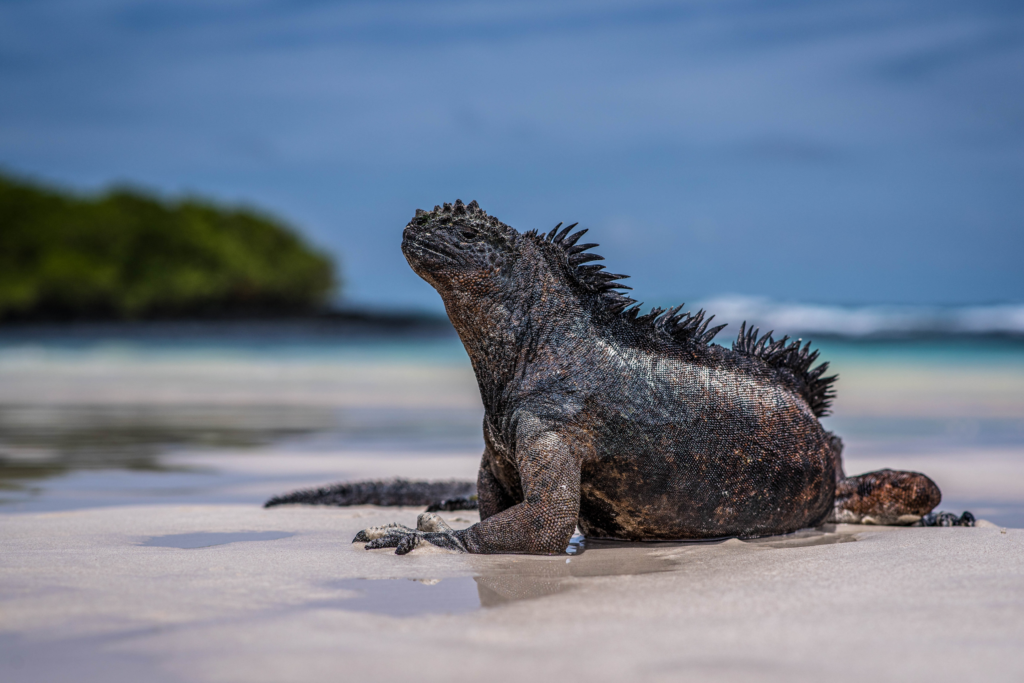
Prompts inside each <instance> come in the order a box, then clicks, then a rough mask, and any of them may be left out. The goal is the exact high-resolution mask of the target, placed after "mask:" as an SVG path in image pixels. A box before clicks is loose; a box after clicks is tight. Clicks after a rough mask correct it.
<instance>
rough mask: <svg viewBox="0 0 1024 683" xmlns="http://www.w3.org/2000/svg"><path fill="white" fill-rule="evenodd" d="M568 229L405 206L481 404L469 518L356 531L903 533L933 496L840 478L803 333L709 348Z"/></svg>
mask: <svg viewBox="0 0 1024 683" xmlns="http://www.w3.org/2000/svg"><path fill="white" fill-rule="evenodd" d="M575 227H576V224H573V225H570V226H568V227H565V228H562V227H561V224H559V225H557V226H555V228H554V229H553V230H551V231H550V232H549V233H547V234H546V235H543V234H538V232H537V231H535V230H534V231H530V232H525V233H519V232H517V231H516V230H515V229H513V228H511V227H509V226H508V225H505V224H504V223H502V222H501V221H499V220H498V219H497V218H495V217H493V216H489V215H487V214H486V213H485V212H484V211H483V210H481V209H480V207H479V206H478V205H477V203H476V202H475V201H474V202H470V203H469V204H468V205H465V204H463V203H462V202H461V201H456V202H455V203H454V204H447V203H446V204H444V205H443V206H435V207H434V210H433V211H423V210H417V211H416V215H415V217H414V218H413V219H412V220H411V221H410V222H409V224H408V225H407V226H406V228H405V231H404V234H403V240H402V251H403V253H404V254H405V257H406V259H407V260H408V261H409V264H410V265H411V266H412V268H413V270H414V271H415V272H416V273H417V274H418V275H419V276H420V277H422V278H423V279H424V280H426V281H427V282H428V283H429V284H430V285H432V286H433V287H434V288H435V289H436V290H437V292H438V293H439V294H440V295H441V299H442V300H443V301H444V305H445V309H446V310H447V312H448V317H449V318H450V319H451V321H452V324H453V325H454V326H455V329H456V331H457V332H458V334H459V336H460V337H461V339H462V342H463V344H464V345H465V347H466V351H467V352H468V354H469V357H470V361H471V362H472V365H473V369H474V371H475V373H476V378H477V382H478V384H479V388H480V395H481V398H482V399H483V404H484V410H485V416H484V422H483V432H484V443H485V448H484V453H483V457H482V460H481V464H480V470H479V474H478V478H477V494H478V496H479V509H480V519H481V521H480V522H479V523H478V524H474V525H472V526H470V527H469V528H467V529H463V530H458V531H456V530H453V529H451V528H449V527H448V525H447V524H445V523H444V521H443V520H441V518H440V517H438V516H437V515H433V514H430V513H425V514H424V515H421V516H420V519H419V522H418V525H417V529H411V528H408V527H405V526H401V525H397V524H391V525H386V526H382V527H374V528H370V529H365V530H363V531H361V532H359V534H358V535H357V536H356V538H355V539H354V540H355V541H364V542H367V545H366V548H367V549H373V548H384V547H394V548H396V552H397V553H399V554H404V553H407V552H409V551H410V550H412V549H413V548H415V547H416V546H417V545H419V544H421V543H431V544H434V545H436V546H440V547H443V548H447V549H450V550H455V551H462V552H471V553H536V554H553V553H560V552H562V551H563V550H564V549H565V547H566V545H567V543H568V542H569V539H570V537H571V535H572V534H573V531H574V530H575V528H576V527H577V525H578V526H579V528H580V529H581V530H582V531H583V533H584V534H585V535H586V536H588V537H599V538H611V539H624V540H632V541H642V540H669V539H707V538H717V537H728V536H738V537H756V536H764V535H769V534H783V533H787V532H792V531H795V530H797V529H800V528H804V527H810V526H815V525H818V524H820V523H822V522H824V521H826V520H827V519H830V518H831V519H833V520H834V521H841V522H861V521H864V522H874V523H879V524H893V523H903V524H906V523H910V522H913V521H916V520H919V519H921V517H922V516H924V515H926V514H927V513H929V512H930V511H931V510H932V509H933V508H934V507H935V506H936V505H937V504H938V503H939V501H940V499H941V494H940V492H939V489H938V487H937V486H936V485H935V483H934V482H933V481H932V480H931V479H929V478H928V477H926V476H925V475H923V474H920V473H916V472H897V471H893V470H880V471H877V472H871V473H868V474H865V475H862V476H860V477H850V478H847V477H846V476H845V474H844V473H843V469H842V461H841V453H842V442H841V441H840V440H839V438H838V437H836V436H835V435H833V434H831V433H829V432H828V431H826V430H825V429H824V427H823V426H822V425H821V423H820V422H819V418H820V417H822V416H824V415H826V414H827V413H828V411H829V406H830V404H831V402H832V399H833V398H834V396H835V392H834V389H833V385H834V383H835V381H836V376H834V375H833V376H825V372H826V371H827V368H828V363H821V364H820V365H818V366H816V367H812V366H814V363H815V361H817V359H818V352H817V351H812V350H811V345H810V342H807V343H806V344H805V343H803V342H802V340H799V339H798V340H795V341H792V342H790V340H789V338H788V337H783V338H782V339H778V340H776V339H774V338H773V336H772V333H771V332H769V333H767V334H760V333H759V331H758V330H757V329H754V328H752V327H748V326H747V325H746V323H744V324H743V325H741V327H740V333H739V336H738V338H737V339H736V341H735V342H733V344H732V348H730V349H727V348H724V347H722V346H719V345H717V344H712V343H711V341H712V339H713V338H714V337H715V335H717V334H718V332H720V331H721V329H722V328H723V327H725V325H718V326H715V327H710V324H711V322H712V319H713V318H714V316H707V315H706V314H705V312H704V311H703V310H701V311H698V312H697V313H694V314H691V313H689V312H687V313H681V312H680V311H682V308H683V307H682V305H680V306H676V307H674V308H671V309H669V310H663V309H661V308H655V309H653V310H651V311H649V312H647V313H644V314H641V306H642V304H637V302H636V301H635V300H634V299H632V298H630V297H629V296H626V295H625V294H623V293H622V292H620V291H618V290H622V289H629V287H626V286H625V285H623V284H621V282H620V280H622V279H623V278H625V277H626V276H624V275H618V274H614V273H609V272H606V271H605V270H604V267H603V266H602V265H597V264H594V263H593V262H594V261H599V260H603V259H602V257H601V256H598V255H596V254H594V253H593V252H591V251H590V249H592V248H593V247H596V246H598V245H596V244H580V243H579V241H580V238H581V237H583V235H584V233H586V232H587V231H586V230H579V231H578V232H573V229H574V228H575ZM967 514H969V513H967ZM967 514H965V516H964V518H963V519H962V521H963V522H964V523H968V522H969V521H970V520H968V519H967ZM946 521H947V522H948V521H949V520H946ZM957 521H961V520H957Z"/></svg>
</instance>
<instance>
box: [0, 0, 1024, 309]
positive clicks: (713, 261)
mask: <svg viewBox="0 0 1024 683" xmlns="http://www.w3.org/2000/svg"><path fill="white" fill-rule="evenodd" d="M0 85H2V93H3V95H2V98H0V165H2V166H3V167H5V168H6V169H8V170H13V171H16V172H20V173H25V174H28V175H30V176H33V177H38V178H40V179H45V180H49V181H56V182H59V183H62V184H65V185H68V186H70V187H74V188H79V189H98V188H102V187H105V186H107V185H109V184H110V183H115V182H129V183H132V184H136V185H141V186H143V187H147V188H151V189H156V190H159V191H161V192H163V193H166V194H171V195H173V194H179V193H188V192H191V193H198V194H202V195H206V196H208V197H212V198H215V199H220V200H225V201H231V202H244V203H251V204H254V205H257V206H260V207H264V208H266V209H268V210H270V211H272V212H274V213H276V214H278V215H280V216H282V217H284V218H285V219H287V220H288V221H290V222H291V223H293V224H294V225H296V226H297V227H299V228H300V229H301V230H302V231H303V232H304V233H305V234H306V235H308V236H309V238H310V239H311V240H312V241H314V242H315V243H316V244H318V245H320V246H322V247H323V248H325V249H327V250H329V251H331V252H333V253H336V254H337V255H338V256H339V257H340V261H341V263H342V266H343V268H344V272H345V279H346V281H347V290H346V293H347V295H348V296H349V297H350V298H351V299H352V300H354V301H357V302H360V303H375V304H381V305H386V306H390V307H406V308H410V307H411V308H437V307H438V306H439V301H438V299H437V297H436V295H435V294H434V293H433V291H432V290H431V289H430V288H429V287H428V286H427V285H426V284H425V283H423V282H421V281H420V280H419V279H418V278H417V277H416V276H415V275H414V274H413V273H412V272H411V271H410V270H409V268H408V266H407V265H406V264H405V262H404V259H403V258H402V256H401V252H400V251H399V248H398V245H399V241H400V235H401V229H402V227H403V226H404V224H405V223H406V222H407V221H408V219H409V218H410V217H411V216H412V214H413V211H414V210H415V209H416V208H418V207H424V208H429V207H432V206H433V205H434V204H437V203H440V202H443V201H452V200H454V199H455V198H456V197H459V198H462V199H463V200H466V201H468V200H470V199H477V200H478V201H479V202H480V204H481V205H482V206H483V208H484V209H486V210H487V211H489V212H490V213H492V214H495V215H497V216H499V217H500V218H501V219H502V220H504V221H505V222H507V223H509V224H511V225H513V226H515V227H517V228H519V229H520V230H527V229H531V228H545V229H546V228H549V227H551V226H553V225H554V224H555V223H556V222H558V221H580V222H581V225H583V226H585V227H589V228H590V229H591V234H590V235H589V236H588V239H589V238H591V237H592V238H593V239H592V241H595V242H600V243H601V244H602V248H601V249H599V250H598V251H599V252H600V253H602V254H604V255H605V256H606V258H607V259H608V261H607V262H608V265H609V267H610V268H611V269H612V270H614V271H616V272H625V273H630V274H632V275H633V280H632V281H631V283H630V284H632V285H633V286H634V287H635V289H636V295H637V296H638V298H640V299H641V300H644V301H646V302H647V303H648V304H667V303H671V302H674V301H677V300H694V299H700V298H707V297H710V296H715V295H719V294H726V293H737V294H744V295H755V296H767V297H772V298H775V299H780V300H792V301H808V302H823V303H857V304H864V303H922V304H934V303H939V304H945V303H948V304H956V303H979V302H1021V301H1024V275H1022V272H1024V268H1022V266H1021V259H1022V257H1024V3H1020V2H986V1H984V0H976V1H973V2H970V3H967V2H949V1H946V0H922V1H917V2H907V1H904V0H886V1H880V2H849V1H847V0H832V1H830V2H827V3H822V2H810V1H808V2H804V1H793V0H790V1H781V2H772V3H765V2H763V1H744V2H738V1H734V0H714V1H708V2H677V3H662V2H645V1H643V0H638V1H632V2H610V1H609V2H602V1H600V0H590V1H588V2H565V3H554V2H504V3H466V2H428V1H425V0H417V1H414V2H401V1H396V2H388V1H382V0H377V1H375V2H365V3H363V2H320V1H317V0H304V1H303V0H289V1H283V0H282V1H270V0H268V1H251V2H250V1H243V0H201V1H199V0H173V1H165V0H150V1H148V2H127V1H124V0H31V1H29V0H13V1H12V0H6V1H0Z"/></svg>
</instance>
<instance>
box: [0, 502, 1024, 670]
mask: <svg viewBox="0 0 1024 683" xmlns="http://www.w3.org/2000/svg"><path fill="white" fill-rule="evenodd" d="M416 513H417V511H416V510H410V509H390V510H382V509H379V508H372V507H366V508H352V509H324V508H297V507H293V508H276V509H270V510H261V509H258V508H255V507H253V506H187V507H185V506H182V507H178V506H150V507H126V508H120V507H118V508H105V509H94V510H84V511H75V512H65V513H49V514H27V515H17V516H12V517H8V518H6V519H4V523H3V526H2V531H0V534H2V541H0V542H2V546H3V548H4V551H3V555H2V561H0V565H2V567H0V577H2V578H0V586H2V588H0V593H2V600H3V609H2V611H0V629H2V631H3V634H4V635H3V636H0V638H2V639H0V643H2V647H0V652H2V654H3V660H2V662H0V666H2V667H3V672H4V675H3V680H5V681H12V682H15V681H17V682H19V683H20V682H22V681H25V682H28V681H40V682H41V681H64V680H67V681H72V680H74V681H83V682H84V681H140V680H146V681H248V682H263V681H266V682H267V683H276V682H280V681H300V680H303V681H308V680H343V681H357V680H374V681H445V680H471V681H522V680H529V679H538V680H550V679H554V680H573V681H624V680H650V681H678V680H693V681H750V680H758V681H812V680H829V681H862V680H865V679H868V680H899V681H921V682H925V681H927V682H929V683H934V682H936V681H964V680H985V681H1016V680H1020V679H1021V677H1022V676H1024V656H1022V654H1021V653H1022V652H1024V531H1021V530H1015V529H1001V528H998V527H993V526H988V525H986V526H985V527H984V528H973V529H972V528H945V529H943V528H901V529H895V528H872V527H863V526H838V527H834V528H829V529H827V530H826V531H824V532H821V531H809V532H805V533H803V534H797V535H795V536H792V537H777V538H772V539H763V540H756V541H747V542H744V541H739V540H729V541H725V542H717V543H697V544H684V545H678V544H652V545H648V546H639V545H631V546H623V547H607V546H599V547H591V548H588V549H586V550H585V551H584V552H583V553H582V554H580V555H577V556H571V557H569V556H559V557H525V556H490V557H483V556H467V555H450V554H442V553H436V552H421V551H419V550H417V551H414V552H413V553H412V554H410V555H409V556H405V557H399V556H395V555H393V554H391V552H390V551H386V550H382V551H373V552H367V551H364V550H362V549H361V547H360V546H359V545H352V544H350V543H349V540H350V539H351V537H352V536H353V534H354V533H355V532H356V531H357V530H358V529H360V528H363V527H365V526H367V525H372V524H378V523H382V522H385V521H393V520H397V521H402V522H405V523H413V522H414V520H415V516H416ZM452 518H457V520H462V521H453V524H455V525H465V524H468V523H469V522H470V521H472V520H473V519H474V518H475V517H474V516H473V515H472V514H470V513H451V514H450V515H449V519H452ZM147 543H148V544H150V545H147ZM204 543H221V545H214V546H210V547H188V546H195V545H202V544H204ZM152 544H156V545H152ZM174 545H179V546H186V547H169V546H174Z"/></svg>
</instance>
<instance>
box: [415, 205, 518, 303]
mask: <svg viewBox="0 0 1024 683" xmlns="http://www.w3.org/2000/svg"><path fill="white" fill-rule="evenodd" d="M518 238H519V233H517V232H516V231H515V230H513V229H512V228H510V227H509V226H507V225H505V224H504V223H502V222H501V221H499V220H498V219H497V218H494V217H493V216H488V215H487V214H486V213H484V212H483V211H482V210H481V209H480V207H479V205H477V203H476V202H475V201H473V202H470V203H469V204H468V205H466V204H463V203H462V201H461V200H455V203H454V204H447V203H446V204H445V205H444V206H435V207H434V210H433V211H424V210H422V209H417V210H416V216H415V217H414V218H413V219H412V220H411V221H409V224H408V225H407V226H406V227H405V232H404V233H403V235H402V252H403V253H404V254H405V258H406V259H407V260H408V261H409V265H411V266H412V269H413V270H414V271H416V273H417V274H418V275H419V276H420V277H422V278H423V279H424V280H426V281H427V282H429V283H430V284H431V285H433V286H434V288H435V289H436V290H437V291H438V292H439V293H440V294H441V296H442V298H444V297H445V295H446V294H448V293H449V292H451V291H453V290H459V291H465V290H467V289H468V290H471V291H473V292H474V293H476V294H477V295H478V296H484V295H486V294H487V293H488V292H492V291H497V289H496V288H497V287H498V286H499V283H498V282H496V280H497V279H499V278H501V277H503V276H507V275H508V271H509V266H510V262H511V260H512V259H513V258H514V255H515V247H516V241H517V239H518Z"/></svg>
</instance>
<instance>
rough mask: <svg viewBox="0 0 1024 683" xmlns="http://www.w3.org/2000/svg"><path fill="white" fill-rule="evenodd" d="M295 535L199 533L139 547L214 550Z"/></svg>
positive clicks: (156, 539) (150, 541)
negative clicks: (214, 548)
mask: <svg viewBox="0 0 1024 683" xmlns="http://www.w3.org/2000/svg"><path fill="white" fill-rule="evenodd" d="M294 535H295V534H293V533H291V532H288V531H198V532H194V533H190V534H167V535H164V536H153V537H152V538H147V539H146V540H145V541H143V542H142V543H140V544H139V545H144V546H148V547H151V548H180V549H182V550H194V549H196V548H212V547H214V546H218V545H227V544H228V543H251V542H253V541H276V540H278V539H281V538H289V537H291V536H294Z"/></svg>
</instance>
